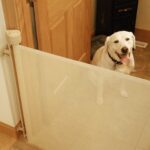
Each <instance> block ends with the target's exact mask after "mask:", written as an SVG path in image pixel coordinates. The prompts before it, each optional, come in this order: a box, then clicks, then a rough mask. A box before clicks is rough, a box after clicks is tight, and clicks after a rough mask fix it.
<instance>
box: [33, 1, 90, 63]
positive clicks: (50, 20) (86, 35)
mask: <svg viewBox="0 0 150 150" xmlns="http://www.w3.org/2000/svg"><path fill="white" fill-rule="evenodd" d="M34 7H35V16H36V26H37V35H38V46H39V49H42V50H44V51H47V52H50V53H53V54H56V55H60V56H64V57H68V58H71V59H75V60H81V61H85V62H89V52H90V43H91V0H35V1H34Z"/></svg>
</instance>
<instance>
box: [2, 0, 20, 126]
mask: <svg viewBox="0 0 150 150" xmlns="http://www.w3.org/2000/svg"><path fill="white" fill-rule="evenodd" d="M5 30H6V26H5V20H4V15H3V11H2V3H1V0H0V49H3V48H5V47H6V43H7V42H6V38H5ZM10 65H11V64H10V59H9V57H8V56H0V122H3V123H5V124H8V125H10V126H12V127H14V126H15V125H16V124H17V123H18V121H19V114H18V108H17V102H16V94H15V90H14V89H15V86H14V79H13V78H12V76H13V75H12V70H11V67H10ZM6 72H7V74H5V73H6Z"/></svg>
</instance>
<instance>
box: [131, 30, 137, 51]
mask: <svg viewBox="0 0 150 150" xmlns="http://www.w3.org/2000/svg"><path fill="white" fill-rule="evenodd" d="M130 34H131V37H132V40H133V50H135V49H136V40H135V36H134V34H133V33H132V32H130Z"/></svg>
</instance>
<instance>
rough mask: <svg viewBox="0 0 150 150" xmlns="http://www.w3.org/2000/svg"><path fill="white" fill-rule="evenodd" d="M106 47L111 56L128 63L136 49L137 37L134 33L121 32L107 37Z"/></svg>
mask: <svg viewBox="0 0 150 150" xmlns="http://www.w3.org/2000/svg"><path fill="white" fill-rule="evenodd" d="M105 47H106V49H107V51H108V52H109V54H110V55H111V56H112V57H113V58H114V59H116V60H117V61H121V62H122V63H124V62H126V61H127V60H128V59H129V58H130V55H131V53H132V51H133V50H134V49H135V36H134V35H133V33H132V32H127V31H119V32H116V33H114V34H112V35H111V36H109V37H107V39H106V41H105Z"/></svg>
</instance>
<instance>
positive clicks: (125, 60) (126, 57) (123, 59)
mask: <svg viewBox="0 0 150 150" xmlns="http://www.w3.org/2000/svg"><path fill="white" fill-rule="evenodd" d="M115 53H116V54H117V56H118V57H119V59H120V61H121V62H122V64H127V63H129V60H130V59H129V58H130V53H126V54H124V53H121V54H120V53H118V52H115Z"/></svg>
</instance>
